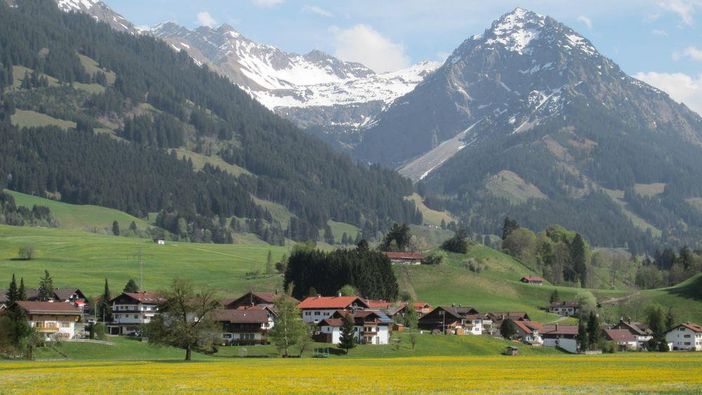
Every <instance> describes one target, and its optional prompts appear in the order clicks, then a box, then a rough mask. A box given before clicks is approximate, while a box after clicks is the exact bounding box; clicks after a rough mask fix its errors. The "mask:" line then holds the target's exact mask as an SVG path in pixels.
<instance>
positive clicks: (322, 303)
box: [297, 296, 368, 324]
mask: <svg viewBox="0 0 702 395" xmlns="http://www.w3.org/2000/svg"><path fill="white" fill-rule="evenodd" d="M297 308H298V309H300V311H301V312H302V320H303V321H305V322H306V323H308V324H310V323H315V324H317V323H319V322H320V321H322V320H324V319H327V318H331V317H332V315H334V313H336V312H337V311H338V310H346V311H357V310H365V309H367V308H368V304H367V303H366V302H365V301H364V300H363V299H361V298H359V297H358V296H309V297H307V298H305V300H303V301H302V302H300V303H299V304H298V305H297Z"/></svg>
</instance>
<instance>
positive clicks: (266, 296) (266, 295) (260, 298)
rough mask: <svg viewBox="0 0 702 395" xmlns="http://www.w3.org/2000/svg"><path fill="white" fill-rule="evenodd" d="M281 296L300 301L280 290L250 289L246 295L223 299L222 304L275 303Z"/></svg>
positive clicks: (234, 305)
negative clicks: (260, 290)
mask: <svg viewBox="0 0 702 395" xmlns="http://www.w3.org/2000/svg"><path fill="white" fill-rule="evenodd" d="M281 296H284V297H286V298H288V299H290V300H292V301H294V302H295V303H297V302H298V300H297V299H295V298H293V297H292V296H289V295H287V294H284V293H279V292H277V291H276V292H258V291H249V292H247V293H245V294H244V295H242V296H240V297H238V298H236V299H228V300H224V301H222V304H223V305H224V306H230V305H231V306H233V307H238V306H243V305H250V306H253V305H257V304H274V303H275V302H276V300H278V298H280V297H281Z"/></svg>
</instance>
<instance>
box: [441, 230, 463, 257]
mask: <svg viewBox="0 0 702 395" xmlns="http://www.w3.org/2000/svg"><path fill="white" fill-rule="evenodd" d="M441 249H442V250H444V251H448V252H455V253H456V254H465V253H466V252H468V241H467V240H466V236H465V233H464V232H462V231H459V232H456V235H455V236H453V237H452V238H450V239H448V240H446V241H444V243H443V244H442V245H441Z"/></svg>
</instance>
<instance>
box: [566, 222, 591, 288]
mask: <svg viewBox="0 0 702 395" xmlns="http://www.w3.org/2000/svg"><path fill="white" fill-rule="evenodd" d="M570 259H571V262H572V264H573V270H574V271H575V272H576V273H577V275H578V279H579V280H580V285H581V286H582V287H583V288H585V287H587V281H588V278H587V274H588V273H587V271H588V264H587V260H588V256H587V246H586V245H585V240H584V239H583V237H582V236H580V234H579V233H578V234H576V235H575V238H574V239H573V242H572V243H571V246H570Z"/></svg>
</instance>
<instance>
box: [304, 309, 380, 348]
mask: <svg viewBox="0 0 702 395" xmlns="http://www.w3.org/2000/svg"><path fill="white" fill-rule="evenodd" d="M344 314H351V315H352V317H353V321H354V334H355V338H356V343H357V344H389V343H390V329H391V326H392V324H393V321H392V319H390V317H388V316H387V315H386V314H385V313H383V312H381V311H373V310H358V311H353V312H352V311H346V310H340V311H337V312H335V313H334V314H333V315H332V316H331V317H330V318H325V319H323V320H322V321H320V322H319V323H318V324H317V332H316V333H315V340H317V341H321V342H325V343H332V344H339V343H341V327H342V325H343V321H342V318H343V316H344Z"/></svg>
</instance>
